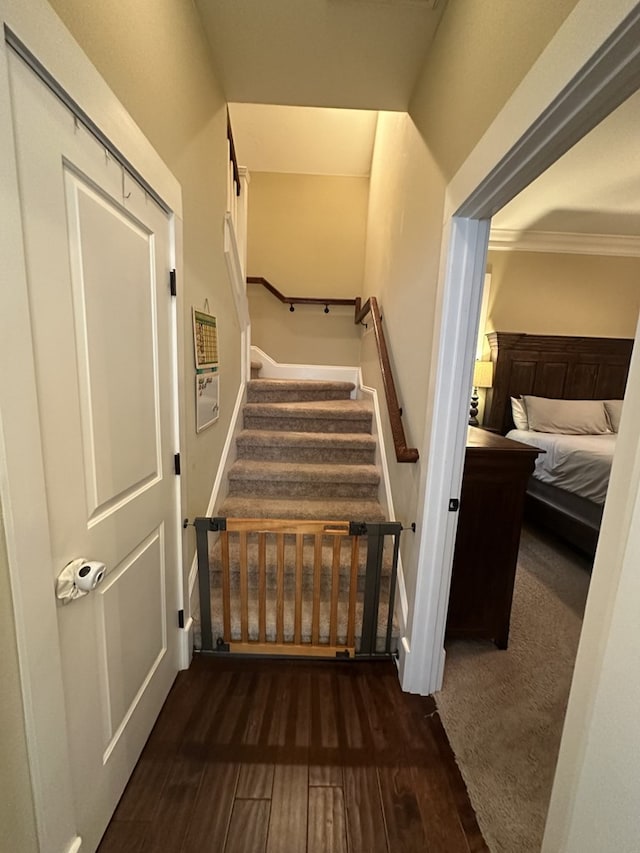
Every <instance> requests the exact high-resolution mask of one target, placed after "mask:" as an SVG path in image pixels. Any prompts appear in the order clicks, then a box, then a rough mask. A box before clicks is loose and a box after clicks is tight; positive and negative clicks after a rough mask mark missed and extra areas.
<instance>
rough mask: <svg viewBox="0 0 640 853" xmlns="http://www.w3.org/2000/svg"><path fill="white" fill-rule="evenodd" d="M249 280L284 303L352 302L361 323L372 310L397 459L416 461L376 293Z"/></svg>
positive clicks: (357, 320) (250, 277)
mask: <svg viewBox="0 0 640 853" xmlns="http://www.w3.org/2000/svg"><path fill="white" fill-rule="evenodd" d="M247 284H261V285H262V286H263V287H264V288H266V290H268V291H269V293H272V294H273V295H274V296H275V297H276V299H279V300H280V302H283V303H284V304H285V305H291V306H293V305H324V306H329V305H353V306H354V308H355V323H356V325H360V323H362V321H363V320H364V318H365V317H366V316H367V314H371V317H372V319H373V331H374V334H375V339H376V346H377V349H378V360H379V363H380V372H381V373H382V384H383V386H384V394H385V397H386V400H387V410H388V412H389V421H390V423H391V434H392V436H393V445H394V449H395V452H396V459H397V461H398V462H417V461H418V459H419V456H420V455H419V453H418V449H417V448H416V447H407V439H406V437H405V434H404V427H403V425H402V412H401V410H400V404H399V403H398V395H397V393H396V385H395V382H394V381H393V374H392V372H391V361H390V359H389V351H388V350H387V342H386V340H385V337H384V332H383V330H382V317H381V315H380V309H379V308H378V300H377V299H376V298H375V296H372V297H370V298H369V299H367V301H366V302H365V303H364V305H363V304H362V300H361V299H360V297H359V296H357V297H356V298H355V299H332V298H330V299H320V298H315V297H308V296H285V295H284V294H283V293H280V291H279V290H278V288H277V287H275V286H274V285H273V284H271V282H270V281H268V280H267V279H266V278H263V276H256V275H249V276H247Z"/></svg>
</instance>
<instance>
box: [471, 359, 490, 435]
mask: <svg viewBox="0 0 640 853" xmlns="http://www.w3.org/2000/svg"><path fill="white" fill-rule="evenodd" d="M492 384H493V362H492V361H476V363H475V364H474V366H473V393H472V395H471V408H470V409H469V426H478V388H491V386H492Z"/></svg>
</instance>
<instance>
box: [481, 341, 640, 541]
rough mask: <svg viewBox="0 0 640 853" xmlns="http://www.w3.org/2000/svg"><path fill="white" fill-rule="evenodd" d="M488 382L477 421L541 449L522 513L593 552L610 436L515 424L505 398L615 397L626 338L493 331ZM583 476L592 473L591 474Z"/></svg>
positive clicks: (627, 353) (627, 352) (627, 351)
mask: <svg viewBox="0 0 640 853" xmlns="http://www.w3.org/2000/svg"><path fill="white" fill-rule="evenodd" d="M487 337H488V340H489V344H490V346H491V360H492V361H493V363H494V385H493V388H492V389H490V391H489V392H488V395H487V404H486V409H485V418H484V426H485V427H487V428H489V429H492V430H494V431H496V432H499V433H501V434H502V435H507V436H508V437H509V438H513V439H515V440H517V441H523V442H525V443H527V444H533V445H535V446H537V447H540V448H541V449H542V450H544V451H545V453H544V454H541V455H540V457H539V458H538V462H537V464H536V471H535V472H534V476H533V477H531V479H530V480H529V484H528V486H527V498H526V509H525V516H526V517H527V518H528V519H531V520H534V521H537V522H539V523H541V524H543V525H545V526H546V527H548V528H550V529H551V530H553V531H554V532H555V533H556V534H558V535H559V536H561V537H562V538H563V539H565V540H567V541H568V542H570V543H571V544H572V545H574V546H575V547H577V548H579V549H580V550H582V551H583V552H585V553H587V554H589V555H591V556H592V555H593V554H594V553H595V548H596V544H597V541H598V534H599V530H600V522H601V519H602V509H603V504H604V498H605V496H606V490H607V485H608V476H609V471H610V467H611V459H612V456H613V450H614V448H615V433H612V432H611V431H609V430H607V432H601V433H600V434H598V435H589V434H585V435H571V436H568V435H565V434H564V433H562V432H557V433H553V432H537V431H533V430H531V429H529V428H528V426H529V425H528V424H527V425H524V424H519V426H520V427H522V426H526V427H527V428H526V429H517V428H516V425H515V424H514V421H513V414H512V407H511V398H512V397H513V398H520V397H525V398H526V397H527V396H531V397H535V398H544V399H548V400H572V401H579V400H591V401H605V400H621V399H622V397H623V396H624V390H625V385H626V381H627V374H628V371H629V361H630V359H631V351H632V347H633V340H630V339H620V338H587V337H572V336H560V335H526V334H518V333H507V332H492V333H491V334H489V335H488V336H487ZM585 474H591V475H593V476H592V477H591V479H590V478H589V477H586V482H585V476H584V475H585Z"/></svg>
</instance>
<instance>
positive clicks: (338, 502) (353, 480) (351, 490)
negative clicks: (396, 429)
mask: <svg viewBox="0 0 640 853" xmlns="http://www.w3.org/2000/svg"><path fill="white" fill-rule="evenodd" d="M354 388H355V386H354V385H353V384H352V383H350V382H335V381H324V380H285V379H252V380H251V381H250V382H249V383H248V389H247V403H246V404H245V406H244V411H243V419H244V420H243V425H244V429H243V430H242V431H241V432H240V433H239V435H238V437H237V441H236V451H237V458H236V461H235V462H234V463H233V465H232V466H231V467H230V469H229V474H228V494H227V497H226V498H225V499H224V500H223V501H222V502H221V504H220V505H219V506H218V507H217V508H216V512H215V515H219V516H225V517H228V518H255V519H261V518H270V519H274V518H277V519H298V520H300V519H319V520H325V521H368V522H379V521H384V520H385V513H384V510H383V507H382V505H381V504H380V502H379V499H378V491H379V485H380V471H379V469H378V466H377V465H376V464H375V456H376V441H375V438H374V437H373V436H372V434H371V425H372V417H373V411H372V408H371V407H370V405H369V404H368V403H367V402H366V401H363V400H356V399H352V398H351V394H352V392H353V391H354ZM237 537H238V534H230V535H229V543H230V567H231V584H230V586H231V598H232V619H231V631H232V637H233V638H234V639H235V640H237V639H238V638H239V632H240V606H239V594H240V570H239V565H240V559H239V543H238V538H237ZM268 537H269V538H268V542H269V544H268V546H267V560H266V565H267V572H266V594H267V640H268V641H273V640H274V638H275V610H276V598H277V588H276V556H275V537H272V534H269V535H268ZM211 543H212V544H211V546H210V555H209V559H210V582H211V590H212V591H211V609H212V622H213V636H214V640H215V638H216V637H217V636H221V635H222V604H221V598H222V596H221V587H222V567H221V560H220V543H219V540H217V538H215V537H213V536H212V537H211ZM351 543H352V540H351V538H350V537H345V538H344V540H343V541H342V544H341V546H340V548H339V561H340V568H339V596H338V641H339V643H344V642H345V640H346V630H347V610H348V590H349V585H350V577H351V556H352V554H351ZM247 544H248V548H247V565H248V590H249V604H248V614H249V639H250V640H258V586H259V577H258V536H257V534H249V536H248V538H247ZM272 545H273V547H271V546H272ZM391 551H392V542H391V540H389V542H388V543H387V544H386V545H385V558H384V565H383V580H382V590H381V605H380V610H379V620H378V645H381V644H382V645H383V644H384V634H385V629H386V616H387V609H388V601H389V575H390V570H391V559H390V555H391ZM366 552H367V547H366V537H362V538H361V543H360V549H359V559H358V581H357V587H358V595H357V600H356V625H357V626H358V627H357V636H356V648H357V647H358V642H359V639H360V625H361V621H362V606H363V592H364V570H365V561H366ZM333 559H334V555H333V540H332V538H331V537H328V536H325V537H323V543H322V573H321V583H320V589H321V602H320V642H321V643H326V642H328V637H329V609H330V599H331V575H332V561H333ZM295 564H296V555H295V537H294V536H291V535H286V536H285V554H284V598H285V618H284V633H285V641H286V642H291V641H292V639H293V635H294V624H293V609H294V597H295V577H296V573H295ZM313 564H314V546H313V538H312V537H305V540H304V548H303V574H302V588H303V591H304V595H303V605H302V641H303V642H304V643H307V642H309V641H310V638H311V619H312V590H313ZM198 634H199V629H197V630H196V637H197V635H198Z"/></svg>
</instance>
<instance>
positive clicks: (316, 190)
mask: <svg viewBox="0 0 640 853" xmlns="http://www.w3.org/2000/svg"><path fill="white" fill-rule="evenodd" d="M368 194H369V179H368V178H356V177H331V176H326V175H291V174H274V173H271V172H252V173H251V196H250V203H249V223H248V258H247V271H248V274H249V275H256V276H264V278H267V279H269V281H270V282H271V283H272V284H274V285H275V286H276V287H277V288H278V290H280V291H281V293H284V294H285V295H287V296H320V297H322V296H333V297H337V298H349V299H351V298H353V297H355V296H360V294H361V293H362V280H363V272H364V246H365V234H366V224H367V198H368Z"/></svg>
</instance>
